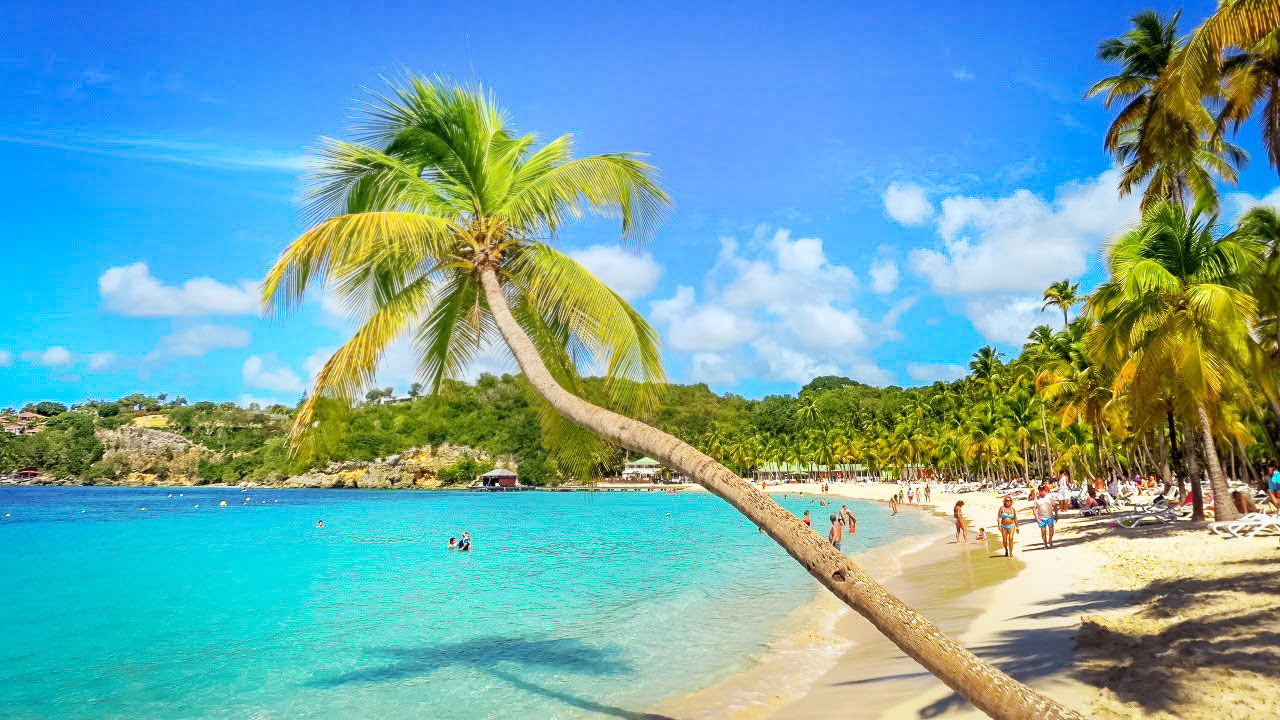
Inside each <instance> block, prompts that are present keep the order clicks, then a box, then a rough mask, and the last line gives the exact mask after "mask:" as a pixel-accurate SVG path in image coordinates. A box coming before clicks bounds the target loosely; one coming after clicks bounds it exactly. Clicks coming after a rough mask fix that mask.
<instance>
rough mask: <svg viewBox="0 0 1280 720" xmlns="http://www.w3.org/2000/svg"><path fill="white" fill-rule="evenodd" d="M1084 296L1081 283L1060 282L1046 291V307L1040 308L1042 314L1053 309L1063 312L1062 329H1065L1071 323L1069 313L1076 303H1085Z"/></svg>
mask: <svg viewBox="0 0 1280 720" xmlns="http://www.w3.org/2000/svg"><path fill="white" fill-rule="evenodd" d="M1084 299H1085V298H1084V296H1083V295H1081V294H1080V283H1073V282H1071V281H1070V280H1059V281H1057V282H1055V283H1053V284H1052V285H1050V286H1049V287H1048V288H1046V289H1045V291H1044V305H1041V306H1040V312H1044V311H1045V310H1048V309H1049V308H1051V307H1056V308H1058V309H1060V310H1062V327H1063V328H1064V329H1065V328H1066V327H1067V325H1068V324H1069V323H1070V322H1071V320H1070V318H1068V317H1067V312H1068V311H1069V310H1071V307H1072V306H1073V305H1075V304H1076V303H1079V302H1083V301H1084Z"/></svg>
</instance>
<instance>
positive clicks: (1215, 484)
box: [1196, 405, 1240, 520]
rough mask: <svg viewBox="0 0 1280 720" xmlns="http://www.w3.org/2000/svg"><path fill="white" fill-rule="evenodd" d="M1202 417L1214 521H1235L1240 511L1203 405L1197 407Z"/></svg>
mask: <svg viewBox="0 0 1280 720" xmlns="http://www.w3.org/2000/svg"><path fill="white" fill-rule="evenodd" d="M1196 412H1197V413H1198V414H1199V415H1200V432H1201V433H1202V434H1203V435H1204V464H1205V469H1206V470H1208V472H1209V487H1210V488H1211V489H1212V490H1213V519H1214V520H1235V519H1236V518H1238V517H1240V511H1238V510H1236V505H1235V503H1234V502H1232V501H1231V488H1230V487H1229V486H1228V485H1227V477H1226V475H1223V474H1222V463H1221V462H1220V461H1219V460H1218V447H1217V445H1216V444H1214V442H1213V425H1212V424H1211V423H1210V422H1209V414H1208V413H1206V412H1205V411H1204V406H1203V405H1197V406H1196Z"/></svg>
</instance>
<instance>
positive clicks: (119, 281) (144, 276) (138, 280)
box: [98, 262, 258, 317]
mask: <svg viewBox="0 0 1280 720" xmlns="http://www.w3.org/2000/svg"><path fill="white" fill-rule="evenodd" d="M98 293H99V295H101V297H102V302H103V305H104V306H105V307H106V308H107V309H108V310H110V311H112V312H115V313H119V314H121V315H129V316H133V317H184V316H197V315H256V314H257V312H258V283H257V281H254V280H241V281H240V282H239V283H237V284H236V285H227V284H224V283H221V282H218V281H217V280H214V279H212V278H207V277H198V278H192V279H190V280H187V281H186V282H184V283H182V284H181V285H178V286H170V285H164V284H163V283H161V282H160V281H159V280H157V279H156V278H155V277H153V276H152V275H151V271H150V269H149V268H148V267H147V264H146V263H145V262H137V263H134V264H132V265H122V266H120V267H113V268H109V269H107V271H106V272H104V273H102V275H101V276H100V277H99V278H98Z"/></svg>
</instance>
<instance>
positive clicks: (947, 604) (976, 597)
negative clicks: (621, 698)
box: [655, 508, 1024, 720]
mask: <svg viewBox="0 0 1280 720" xmlns="http://www.w3.org/2000/svg"><path fill="white" fill-rule="evenodd" d="M903 512H925V510H923V509H918V508H904V510H903ZM950 527H951V526H950V523H949V522H947V521H946V520H943V519H941V518H939V519H938V521H937V523H936V524H935V525H934V527H933V529H932V530H931V531H930V532H929V533H928V534H926V535H917V536H914V537H911V538H904V539H903V540H901V541H899V542H897V543H893V544H890V545H887V546H884V547H880V548H876V549H874V550H871V551H868V552H866V553H862V554H860V555H858V556H855V557H854V558H853V559H854V561H855V562H857V563H859V564H860V565H861V566H862V567H863V568H864V569H865V570H866V571H867V572H868V573H869V574H870V575H871V576H872V577H874V578H875V579H876V580H877V581H879V582H881V583H883V584H884V585H885V586H886V587H887V588H888V589H889V591H890V592H893V593H894V594H896V595H898V596H899V597H901V598H902V599H903V600H904V601H906V602H907V603H908V604H909V605H912V606H913V607H915V608H917V609H918V610H920V611H921V612H922V613H923V614H924V615H925V616H926V617H928V618H930V619H931V620H932V621H934V622H936V623H937V624H938V625H939V626H940V627H942V629H943V630H944V631H946V632H948V633H952V634H959V633H961V632H962V631H964V630H965V629H966V628H967V627H968V626H969V625H970V623H972V622H973V620H974V619H975V618H977V617H979V616H981V615H982V613H983V609H984V607H985V606H986V604H987V601H988V599H989V598H990V593H991V592H992V590H993V588H995V587H996V586H998V585H999V584H1000V583H1002V582H1005V581H1007V580H1009V579H1011V578H1013V577H1015V576H1016V575H1017V574H1018V572H1019V571H1020V570H1021V569H1022V568H1023V567H1024V564H1023V563H1022V561H1021V560H1019V559H1017V558H1014V559H1005V558H1000V561H995V560H992V559H990V556H991V555H994V554H997V553H998V552H999V550H998V548H995V547H991V548H983V547H982V546H981V545H980V544H971V545H968V546H957V545H956V544H955V542H954V541H953V540H951V539H950V538H949V530H950ZM780 635H781V637H780V638H779V639H778V640H777V641H775V642H774V643H773V644H772V645H771V647H770V649H769V652H767V653H766V654H764V655H762V656H761V657H759V658H757V659H756V660H757V661H756V663H755V664H754V665H753V666H752V667H751V668H749V669H747V670H745V671H743V672H741V673H738V674H736V675H733V676H731V677H730V678H728V679H726V680H724V681H722V682H720V683H718V684H716V685H713V686H711V687H709V688H705V689H703V690H701V691H699V692H697V693H694V694H692V695H689V696H685V697H681V698H676V699H673V700H670V701H667V702H665V703H663V704H662V705H660V706H659V707H657V708H655V712H656V713H657V714H659V715H661V716H666V717H673V718H681V719H682V720H683V719H690V720H692V719H702V718H707V719H710V718H725V717H728V718H736V719H738V720H746V719H753V718H765V717H777V718H797V717H803V718H837V717H839V718H842V719H843V718H860V717H866V718H875V717H884V716H885V715H884V713H885V712H886V711H888V710H889V709H890V708H893V707H895V706H896V705H898V704H899V703H901V702H903V701H906V700H908V699H909V698H912V697H919V696H920V695H921V694H923V693H926V692H928V691H930V690H933V689H936V688H937V687H940V686H941V684H940V683H939V682H938V681H937V680H936V679H935V678H934V677H933V676H932V675H930V674H928V673H927V672H925V671H924V670H923V669H921V668H920V666H919V665H917V664H916V663H915V661H913V660H911V659H910V658H908V657H907V656H906V655H904V654H903V653H902V652H901V651H899V650H898V649H897V647H896V646H894V645H893V644H892V643H891V642H889V640H887V639H886V638H885V637H884V636H882V635H880V634H879V633H878V632H876V630H875V629H874V628H873V627H872V626H871V625H870V624H869V623H867V622H866V621H865V620H864V619H863V618H862V617H861V616H858V615H856V614H854V613H852V612H850V611H849V610H848V609H847V608H845V607H844V606H843V604H841V603H840V602H839V601H838V600H836V599H835V598H834V597H833V596H831V595H830V594H829V593H826V592H821V593H820V594H819V597H818V598H817V599H816V600H815V601H814V602H813V603H811V604H810V605H807V606H805V607H803V608H801V609H800V610H797V611H796V613H794V614H793V615H792V616H791V617H790V618H788V620H787V622H786V623H784V629H783V630H782V632H781V633H780ZM944 689H945V688H944Z"/></svg>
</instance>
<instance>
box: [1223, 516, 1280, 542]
mask: <svg viewBox="0 0 1280 720" xmlns="http://www.w3.org/2000/svg"><path fill="white" fill-rule="evenodd" d="M1209 530H1211V531H1213V533H1215V534H1217V535H1221V536H1223V537H1238V538H1240V537H1253V536H1255V535H1267V534H1270V533H1280V517H1278V516H1276V515H1267V514H1266V513H1249V514H1248V515H1243V516H1241V517H1239V518H1236V519H1235V520H1220V521H1217V522H1211V523H1209Z"/></svg>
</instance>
